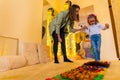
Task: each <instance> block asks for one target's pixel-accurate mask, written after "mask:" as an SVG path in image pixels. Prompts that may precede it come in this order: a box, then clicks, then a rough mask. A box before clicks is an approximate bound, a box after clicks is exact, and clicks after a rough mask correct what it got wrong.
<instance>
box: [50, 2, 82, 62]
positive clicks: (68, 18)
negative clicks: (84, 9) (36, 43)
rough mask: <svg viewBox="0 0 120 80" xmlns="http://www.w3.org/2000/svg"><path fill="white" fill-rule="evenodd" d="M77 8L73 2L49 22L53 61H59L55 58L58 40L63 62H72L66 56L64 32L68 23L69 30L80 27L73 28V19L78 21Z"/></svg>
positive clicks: (78, 8) (73, 30)
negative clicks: (67, 8)
mask: <svg viewBox="0 0 120 80" xmlns="http://www.w3.org/2000/svg"><path fill="white" fill-rule="evenodd" d="M79 10H80V7H79V6H78V5H76V4H73V5H72V6H71V7H70V8H69V10H65V11H62V12H60V13H59V14H58V15H57V16H56V17H55V18H54V19H53V20H52V22H51V23H50V25H49V28H50V34H51V35H52V37H53V41H54V43H53V53H54V61H55V62H54V63H59V61H58V58H57V51H58V42H60V43H61V49H62V53H63V57H64V62H72V61H71V60H69V59H68V58H67V55H66V47H65V34H66V31H67V27H68V26H67V25H70V31H72V32H75V31H79V30H81V29H73V25H74V21H79Z"/></svg>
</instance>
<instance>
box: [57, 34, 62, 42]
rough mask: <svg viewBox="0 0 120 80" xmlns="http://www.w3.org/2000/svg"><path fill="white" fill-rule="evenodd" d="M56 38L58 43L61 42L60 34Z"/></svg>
mask: <svg viewBox="0 0 120 80" xmlns="http://www.w3.org/2000/svg"><path fill="white" fill-rule="evenodd" d="M57 36H58V41H59V42H62V38H61V37H60V34H58V35H57Z"/></svg>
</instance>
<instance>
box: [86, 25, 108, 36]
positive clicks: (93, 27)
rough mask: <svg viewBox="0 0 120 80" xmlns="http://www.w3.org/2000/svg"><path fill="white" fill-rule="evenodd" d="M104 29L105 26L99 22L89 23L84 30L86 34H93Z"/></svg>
mask: <svg viewBox="0 0 120 80" xmlns="http://www.w3.org/2000/svg"><path fill="white" fill-rule="evenodd" d="M101 29H102V30H105V29H106V28H105V26H103V25H101V24H100V23H97V24H95V25H90V26H89V27H88V29H86V30H85V32H86V33H87V34H89V35H90V36H91V35H94V34H101V32H100V30H101Z"/></svg>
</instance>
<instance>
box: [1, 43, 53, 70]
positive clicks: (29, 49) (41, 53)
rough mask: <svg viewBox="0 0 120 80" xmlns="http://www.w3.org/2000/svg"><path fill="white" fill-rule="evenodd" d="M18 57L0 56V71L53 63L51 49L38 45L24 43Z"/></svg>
mask: <svg viewBox="0 0 120 80" xmlns="http://www.w3.org/2000/svg"><path fill="white" fill-rule="evenodd" d="M19 50H20V51H19V52H20V53H19V54H18V55H7V56H0V71H7V70H11V69H16V68H20V67H24V66H30V65H35V64H41V63H47V62H51V61H52V59H51V58H50V56H49V51H50V50H49V47H48V46H45V45H40V44H36V43H22V45H21V46H20V49H19Z"/></svg>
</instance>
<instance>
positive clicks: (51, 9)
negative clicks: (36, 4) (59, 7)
mask: <svg viewBox="0 0 120 80" xmlns="http://www.w3.org/2000/svg"><path fill="white" fill-rule="evenodd" d="M49 10H50V11H52V16H54V9H53V8H49V9H48V11H49Z"/></svg>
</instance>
